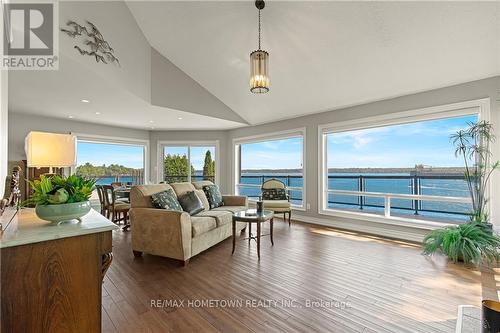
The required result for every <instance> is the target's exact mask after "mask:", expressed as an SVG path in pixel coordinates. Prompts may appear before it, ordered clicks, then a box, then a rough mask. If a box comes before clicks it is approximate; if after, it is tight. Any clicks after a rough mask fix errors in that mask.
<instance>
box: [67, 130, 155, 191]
mask: <svg viewBox="0 0 500 333" xmlns="http://www.w3.org/2000/svg"><path fill="white" fill-rule="evenodd" d="M71 134H72V135H75V136H76V141H77V144H78V142H89V143H101V144H115V145H123V146H142V147H143V148H144V150H143V157H142V158H143V161H144V163H143V167H144V183H145V184H147V183H149V182H150V181H151V180H150V179H149V165H150V145H149V140H146V139H133V138H125V137H116V136H107V135H96V134H85V133H75V132H71ZM77 155H78V152H77ZM75 170H76V166H74V167H71V174H74V173H75Z"/></svg>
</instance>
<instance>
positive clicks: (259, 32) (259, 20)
mask: <svg viewBox="0 0 500 333" xmlns="http://www.w3.org/2000/svg"><path fill="white" fill-rule="evenodd" d="M259 50H260V9H259Z"/></svg>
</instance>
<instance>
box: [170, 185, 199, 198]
mask: <svg viewBox="0 0 500 333" xmlns="http://www.w3.org/2000/svg"><path fill="white" fill-rule="evenodd" d="M170 186H172V188H173V189H174V191H175V194H177V196H178V197H180V196H181V195H183V194H185V193H187V192H191V191H194V190H195V188H194V186H193V185H192V184H191V183H186V182H183V183H171V184H170Z"/></svg>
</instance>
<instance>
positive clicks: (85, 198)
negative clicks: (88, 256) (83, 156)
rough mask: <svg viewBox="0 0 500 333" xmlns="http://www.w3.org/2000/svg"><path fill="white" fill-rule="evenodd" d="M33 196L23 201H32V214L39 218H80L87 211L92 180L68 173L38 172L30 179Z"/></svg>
mask: <svg viewBox="0 0 500 333" xmlns="http://www.w3.org/2000/svg"><path fill="white" fill-rule="evenodd" d="M30 184H31V186H32V188H33V195H32V196H31V197H30V198H29V199H28V200H27V203H29V204H35V205H36V207H35V213H36V215H37V216H38V217H39V218H41V219H42V220H46V221H51V222H62V221H68V220H72V219H78V220H79V221H81V217H82V216H84V215H85V214H87V213H88V212H89V211H90V208H91V206H90V202H89V199H90V196H91V195H92V191H93V189H94V185H95V180H94V179H90V178H86V177H81V176H76V175H72V176H69V177H64V176H59V175H48V176H45V175H42V176H40V180H35V181H32V182H30Z"/></svg>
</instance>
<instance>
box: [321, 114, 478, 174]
mask: <svg viewBox="0 0 500 333" xmlns="http://www.w3.org/2000/svg"><path fill="white" fill-rule="evenodd" d="M475 121H477V116H464V117H457V118H447V119H439V120H431V121H421V122H416V123H410V124H403V125H393V126H385V127H378V128H372V129H364V130H357V131H349V132H342V133H333V134H329V135H328V136H327V145H328V148H327V150H328V167H329V168H349V167H361V168H363V167H377V168H395V167H396V168H412V167H414V166H415V164H425V165H430V166H434V167H438V166H441V167H461V166H463V161H462V159H461V158H457V157H455V148H454V147H453V145H452V142H451V141H450V135H451V134H453V133H455V132H456V131H458V130H459V129H465V128H467V127H468V125H467V123H468V122H475Z"/></svg>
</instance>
